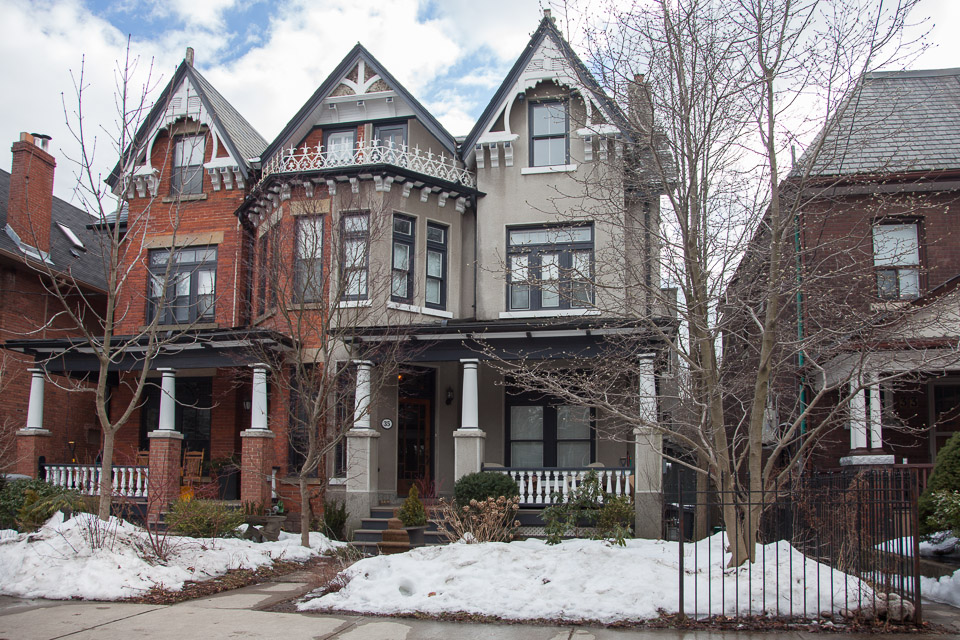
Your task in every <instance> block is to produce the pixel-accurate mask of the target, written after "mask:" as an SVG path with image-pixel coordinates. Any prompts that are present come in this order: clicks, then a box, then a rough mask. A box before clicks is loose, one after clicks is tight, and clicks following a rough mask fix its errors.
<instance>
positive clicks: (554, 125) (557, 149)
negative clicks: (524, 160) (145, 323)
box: [530, 101, 569, 167]
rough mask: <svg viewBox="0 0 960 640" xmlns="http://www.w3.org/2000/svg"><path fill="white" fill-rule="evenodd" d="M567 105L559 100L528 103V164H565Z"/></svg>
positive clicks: (566, 153)
mask: <svg viewBox="0 0 960 640" xmlns="http://www.w3.org/2000/svg"><path fill="white" fill-rule="evenodd" d="M567 129H568V124H567V105H566V104H565V103H563V102H560V101H552V102H534V103H531V104H530V166H531V167H552V166H558V165H565V164H567V159H568V151H569V145H568V144H567Z"/></svg>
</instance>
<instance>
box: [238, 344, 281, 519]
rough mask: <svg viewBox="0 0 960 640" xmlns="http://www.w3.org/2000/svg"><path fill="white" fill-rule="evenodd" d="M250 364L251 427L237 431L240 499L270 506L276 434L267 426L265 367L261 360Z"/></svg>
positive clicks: (266, 367)
mask: <svg viewBox="0 0 960 640" xmlns="http://www.w3.org/2000/svg"><path fill="white" fill-rule="evenodd" d="M250 367H251V368H252V369H253V384H252V390H251V397H250V428H249V429H246V430H245V431H242V432H241V433H240V437H241V438H242V441H241V442H242V444H241V447H240V499H241V500H242V501H244V502H252V503H254V504H263V505H264V506H266V507H269V506H270V502H271V499H272V496H273V493H272V491H271V486H270V479H271V476H272V470H273V439H274V437H276V434H274V433H273V431H271V430H270V429H269V427H268V419H267V369H268V366H267V365H266V364H263V363H262V362H260V363H257V364H252V365H250Z"/></svg>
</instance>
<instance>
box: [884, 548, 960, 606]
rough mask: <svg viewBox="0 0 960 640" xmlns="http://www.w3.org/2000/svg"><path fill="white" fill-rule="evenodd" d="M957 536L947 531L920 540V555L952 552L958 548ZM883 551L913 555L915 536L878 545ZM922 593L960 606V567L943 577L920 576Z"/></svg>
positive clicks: (924, 595)
mask: <svg viewBox="0 0 960 640" xmlns="http://www.w3.org/2000/svg"><path fill="white" fill-rule="evenodd" d="M957 544H958V541H957V538H956V537H955V536H952V535H950V534H949V533H946V532H941V533H938V534H935V535H933V536H931V539H930V540H921V541H920V557H924V556H927V557H930V558H933V559H936V557H937V555H939V554H943V553H950V552H952V551H954V549H956V547H957ZM877 549H880V550H881V551H890V552H893V553H899V554H902V555H905V556H908V557H909V556H912V555H913V538H912V537H911V536H907V537H905V538H898V539H896V540H889V541H887V542H884V543H881V544H878V545H877ZM920 594H921V595H922V596H923V599H924V600H933V601H934V602H942V603H944V604H949V605H953V606H954V607H960V569H958V570H957V571H954V572H953V574H952V575H949V576H943V577H942V578H939V579H937V578H927V577H921V578H920Z"/></svg>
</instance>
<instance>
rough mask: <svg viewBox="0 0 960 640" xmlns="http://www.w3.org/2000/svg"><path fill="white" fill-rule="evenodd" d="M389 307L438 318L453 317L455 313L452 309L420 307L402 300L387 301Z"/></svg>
mask: <svg viewBox="0 0 960 640" xmlns="http://www.w3.org/2000/svg"><path fill="white" fill-rule="evenodd" d="M387 308H388V309H394V310H396V311H408V312H410V313H419V314H422V315H425V316H435V317H437V318H448V319H449V318H453V313H451V312H450V311H444V310H442V309H430V308H429V307H418V306H416V305H413V304H404V303H402V302H393V301H392V300H391V301H390V302H388V303H387Z"/></svg>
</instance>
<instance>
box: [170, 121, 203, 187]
mask: <svg viewBox="0 0 960 640" xmlns="http://www.w3.org/2000/svg"><path fill="white" fill-rule="evenodd" d="M205 151H206V135H205V134H200V135H195V136H178V137H177V138H176V139H175V141H174V143H173V167H172V169H173V171H172V172H171V174H170V193H171V195H173V196H181V195H183V196H186V195H196V194H199V193H203V155H204V152H205Z"/></svg>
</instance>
